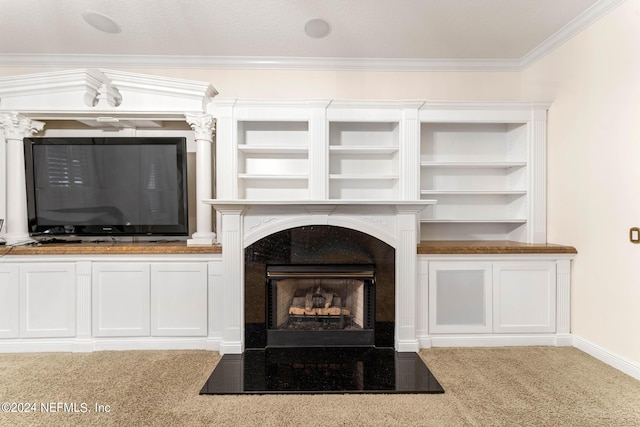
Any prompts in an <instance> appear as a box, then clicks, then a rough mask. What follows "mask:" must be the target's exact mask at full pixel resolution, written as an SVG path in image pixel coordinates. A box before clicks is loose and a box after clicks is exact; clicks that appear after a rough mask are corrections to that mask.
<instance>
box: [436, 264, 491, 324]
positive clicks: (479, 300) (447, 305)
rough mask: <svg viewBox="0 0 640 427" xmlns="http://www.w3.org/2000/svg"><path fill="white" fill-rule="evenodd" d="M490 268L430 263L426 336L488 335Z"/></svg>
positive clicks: (489, 319) (481, 265)
mask: <svg viewBox="0 0 640 427" xmlns="http://www.w3.org/2000/svg"><path fill="white" fill-rule="evenodd" d="M491 286H492V285H491V266H490V264H483V263H469V264H464V263H430V265H429V332H431V333H463V332H491V330H492V325H491V323H492V316H491V306H492V301H491Z"/></svg>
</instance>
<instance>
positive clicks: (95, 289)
mask: <svg viewBox="0 0 640 427" xmlns="http://www.w3.org/2000/svg"><path fill="white" fill-rule="evenodd" d="M92 313H93V319H92V325H93V336H96V337H128V336H136V337H140V336H206V335H207V265H206V264H204V263H175V262H174V263H139V262H132V263H127V262H120V263H114V262H98V263H94V264H93V272H92Z"/></svg>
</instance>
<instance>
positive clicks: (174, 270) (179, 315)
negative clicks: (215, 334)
mask: <svg viewBox="0 0 640 427" xmlns="http://www.w3.org/2000/svg"><path fill="white" fill-rule="evenodd" d="M151 335H153V336H206V335H207V266H206V264H202V263H180V264H152V265H151Z"/></svg>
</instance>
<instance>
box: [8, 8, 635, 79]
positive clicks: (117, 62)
mask: <svg viewBox="0 0 640 427" xmlns="http://www.w3.org/2000/svg"><path fill="white" fill-rule="evenodd" d="M625 1H626V0H599V1H598V2H596V3H595V4H594V5H593V6H591V7H590V8H589V9H587V10H586V11H585V12H583V13H582V14H580V15H579V16H578V17H576V18H575V19H574V20H573V21H571V22H570V23H569V24H567V25H565V26H564V27H563V28H561V29H560V30H559V31H557V32H556V33H554V34H553V35H552V36H551V37H549V38H548V39H546V40H545V41H543V42H542V43H540V44H539V45H538V46H536V47H535V48H534V49H533V50H531V51H530V52H529V53H527V54H526V55H525V56H523V57H522V58H519V59H420V58H332V57H288V56H279V57H266V56H264V57H263V56H194V55H191V56H190V55H186V56H182V55H89V54H33V55H31V54H0V64H1V66H3V67H37V68H49V69H59V68H114V67H117V68H137V69H139V68H173V69H198V68H202V69H234V70H243V69H244V70H276V69H294V70H333V71H490V72H491V71H493V72H500V71H505V72H509V71H515V72H517V71H522V70H524V69H526V68H527V67H529V66H530V65H531V64H533V63H534V62H536V61H538V60H539V59H540V58H542V57H543V56H545V55H546V54H547V53H549V52H551V51H553V50H554V49H556V48H557V47H558V46H560V45H562V44H563V43H565V42H566V41H568V40H569V39H571V38H572V37H573V36H575V35H576V34H578V33H579V32H580V31H582V30H584V29H585V28H587V27H588V26H589V25H591V24H593V23H594V22H595V21H597V20H598V19H600V18H601V17H603V16H604V15H606V14H607V13H609V12H610V11H611V10H613V9H614V8H615V7H617V6H619V5H620V4H621V3H624V2H625Z"/></svg>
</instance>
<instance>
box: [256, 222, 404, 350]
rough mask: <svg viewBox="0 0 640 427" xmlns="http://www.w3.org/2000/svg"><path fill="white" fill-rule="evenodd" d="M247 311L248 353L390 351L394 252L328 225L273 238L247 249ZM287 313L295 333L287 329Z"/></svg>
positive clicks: (369, 238)
mask: <svg viewBox="0 0 640 427" xmlns="http://www.w3.org/2000/svg"><path fill="white" fill-rule="evenodd" d="M285 276H288V277H285ZM322 276H325V277H324V278H323V277H322ZM350 276H352V277H350ZM314 284H315V285H316V286H315V287H314V286H313V285H314ZM318 288H319V290H318ZM316 293H317V295H315V294H316ZM307 294H309V295H308V296H307ZM296 295H297V296H296ZM278 296H279V297H278ZM294 297H295V298H297V299H296V300H295V303H294ZM307 299H308V300H309V301H307ZM320 299H323V301H321V302H322V304H320V303H319V302H318V301H319V300H320ZM327 299H329V300H331V303H330V304H328V303H327ZM334 299H335V300H334ZM352 300H354V301H356V300H357V302H353V303H352V302H351V301H352ZM312 301H314V302H312ZM347 301H349V304H350V306H349V307H347V306H346V302H347ZM360 304H361V305H362V307H360ZM314 305H322V307H315V306H314ZM325 305H327V307H325ZM278 306H280V308H279V309H278ZM356 307H357V308H356ZM244 308H245V310H244V313H245V348H247V349H261V348H267V347H297V346H299V347H309V346H322V347H326V346H340V347H349V346H375V347H393V346H394V320H395V249H394V248H393V247H392V246H390V245H388V244H387V243H385V242H383V241H381V240H379V239H377V238H375V237H373V236H370V235H368V234H366V233H362V232H360V231H357V230H352V229H349V228H344V227H338V226H330V225H311V226H303V227H296V228H291V229H288V230H284V231H280V232H277V233H274V234H271V235H270V236H267V237H265V238H262V239H261V240H259V241H257V242H255V243H253V244H252V245H250V246H248V247H247V248H246V249H245V307H244ZM278 311H280V313H278ZM338 311H339V312H338ZM360 311H361V313H364V314H361V313H360ZM352 312H353V313H352ZM290 314H291V315H292V317H291V318H292V319H294V321H292V323H290V324H289V325H293V326H283V325H286V323H285V321H289V315H290ZM367 314H369V315H370V317H369V320H367ZM361 315H363V316H364V318H360V316H361ZM356 316H357V317H356ZM314 325H315V326H317V328H315V326H314ZM304 328H308V329H311V330H312V332H311V334H309V333H307V332H305V331H300V329H304ZM336 328H337V330H336Z"/></svg>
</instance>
